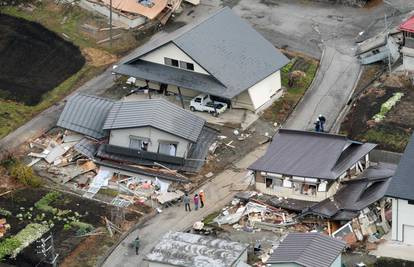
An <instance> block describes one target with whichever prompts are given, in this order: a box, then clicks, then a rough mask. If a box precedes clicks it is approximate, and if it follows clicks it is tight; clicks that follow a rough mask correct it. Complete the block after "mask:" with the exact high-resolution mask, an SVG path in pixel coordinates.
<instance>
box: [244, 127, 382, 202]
mask: <svg viewBox="0 0 414 267" xmlns="http://www.w3.org/2000/svg"><path fill="white" fill-rule="evenodd" d="M375 146H376V145H375V144H371V143H361V142H357V141H353V140H349V139H348V138H347V137H345V136H341V135H334V134H327V133H318V132H307V131H298V130H288V129H280V130H279V132H278V133H276V134H275V136H274V137H273V140H272V143H271V144H270V146H269V147H268V149H267V151H266V153H265V155H264V156H262V157H261V158H259V159H258V160H257V161H256V162H254V163H253V164H252V165H251V166H250V167H249V169H250V170H252V171H254V179H255V186H256V189H257V190H258V191H260V192H262V193H265V194H269V195H274V196H278V197H283V198H290V199H297V200H303V201H311V202H320V201H322V200H324V199H326V198H329V197H332V196H333V195H335V194H336V193H337V190H338V188H339V184H340V182H341V181H344V180H350V179H352V178H355V176H356V175H358V174H359V173H361V172H363V171H364V170H365V169H366V168H368V167H369V166H370V161H369V153H370V152H371V151H372V150H373V149H374V148H375Z"/></svg>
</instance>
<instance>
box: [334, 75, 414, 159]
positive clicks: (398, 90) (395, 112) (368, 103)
mask: <svg viewBox="0 0 414 267" xmlns="http://www.w3.org/2000/svg"><path fill="white" fill-rule="evenodd" d="M413 89H414V88H413V85H412V84H410V82H409V80H407V79H406V78H405V77H404V76H398V75H395V74H392V75H390V76H385V75H384V76H383V77H381V78H380V79H379V81H378V82H375V83H374V84H373V85H372V86H369V87H368V88H367V89H366V90H365V91H363V92H362V94H361V95H360V96H359V97H358V99H357V100H356V102H355V104H354V105H353V106H352V108H351V110H350V111H349V113H348V114H347V116H346V118H345V120H344V122H343V123H342V125H341V132H342V133H344V134H347V135H348V136H349V137H350V138H351V139H354V140H360V141H363V142H373V143H378V144H379V148H380V149H385V150H390V151H395V152H402V151H403V150H404V148H405V146H406V144H407V142H408V139H409V137H410V135H411V131H412V129H413V127H414V117H413V116H412V114H413V112H414V105H413V104H414V90H413Z"/></svg>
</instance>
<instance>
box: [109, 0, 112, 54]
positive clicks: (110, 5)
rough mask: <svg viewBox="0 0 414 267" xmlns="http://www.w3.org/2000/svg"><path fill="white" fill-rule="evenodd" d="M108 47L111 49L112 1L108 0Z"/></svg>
mask: <svg viewBox="0 0 414 267" xmlns="http://www.w3.org/2000/svg"><path fill="white" fill-rule="evenodd" d="M109 45H110V47H111V48H112V0H109Z"/></svg>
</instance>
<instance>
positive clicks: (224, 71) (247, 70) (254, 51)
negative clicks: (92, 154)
mask: <svg viewBox="0 0 414 267" xmlns="http://www.w3.org/2000/svg"><path fill="white" fill-rule="evenodd" d="M167 43H174V44H175V45H176V46H177V47H178V48H180V49H181V50H182V51H184V52H185V53H186V54H187V55H188V56H190V57H191V58H192V59H193V60H194V61H195V62H197V63H198V64H199V65H201V66H202V67H203V68H204V69H205V70H206V71H207V72H208V73H210V74H211V75H212V76H214V77H215V78H216V79H217V80H218V81H219V83H221V84H222V85H224V88H223V91H222V92H220V91H218V92H217V93H216V94H215V95H217V96H222V97H229V98H232V97H234V96H237V95H239V94H240V93H241V92H243V91H244V90H246V89H248V88H250V87H251V86H252V85H254V84H256V83H257V82H259V81H261V80H263V79H264V78H266V77H268V76H269V75H271V74H272V73H274V72H276V71H278V70H279V69H281V68H282V67H283V66H284V65H286V64H287V63H288V62H289V60H288V59H287V58H286V57H285V56H284V55H283V54H282V53H281V52H280V51H278V50H277V49H276V48H275V47H274V46H273V45H272V44H271V43H270V42H269V41H267V40H266V39H265V38H264V37H263V36H262V35H260V34H259V33H258V32H257V31H256V30H254V29H253V28H252V26H251V25H249V24H248V23H246V22H245V21H244V20H242V19H241V18H239V17H238V16H237V15H236V14H234V13H233V11H231V9H229V8H223V9H221V10H219V11H218V12H216V13H214V14H212V15H211V16H209V17H207V18H206V19H203V20H200V21H198V22H197V23H194V24H191V25H186V26H184V27H182V28H181V29H179V30H177V31H175V32H173V33H170V34H167V35H164V36H162V38H160V39H156V40H155V41H153V42H149V43H147V44H146V45H144V46H143V47H141V49H139V50H138V51H137V54H136V56H135V59H132V60H131V61H129V62H127V63H126V64H127V65H130V64H134V63H135V62H136V61H137V60H139V58H140V57H141V56H142V55H144V54H146V53H148V52H151V51H152V50H155V49H156V48H158V47H160V46H162V45H165V44H167ZM169 69H170V70H171V71H173V69H174V68H172V67H169ZM119 70H122V69H121V68H120V69H119ZM114 71H115V72H118V70H117V69H115V70H114ZM186 72H188V71H185V70H180V71H179V74H180V75H181V74H182V75H185V74H187V73H186ZM120 74H122V73H120ZM138 74H140V71H139V70H138V69H137V75H138ZM129 75H131V76H134V73H131V74H129ZM139 78H142V77H139ZM199 90H204V88H203V87H201V88H199ZM206 92H207V91H206ZM207 93H208V92H207Z"/></svg>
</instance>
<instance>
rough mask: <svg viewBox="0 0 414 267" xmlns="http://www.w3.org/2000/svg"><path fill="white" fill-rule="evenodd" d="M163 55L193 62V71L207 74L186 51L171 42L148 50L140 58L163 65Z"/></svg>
mask: <svg viewBox="0 0 414 267" xmlns="http://www.w3.org/2000/svg"><path fill="white" fill-rule="evenodd" d="M164 57H168V58H171V59H177V60H182V61H185V62H189V63H193V64H194V71H195V72H199V73H203V74H208V75H209V73H208V72H207V71H206V70H205V69H203V68H202V67H201V66H200V65H199V64H197V63H196V62H195V61H194V60H193V59H192V58H190V57H189V56H188V55H187V54H186V53H184V52H183V51H182V50H181V49H180V48H178V47H177V46H176V45H175V44H173V43H168V44H166V45H164V46H161V47H159V48H157V49H156V50H154V51H152V52H149V53H148V54H146V55H143V56H142V57H141V58H140V59H142V60H145V61H149V62H154V63H158V64H162V65H164ZM182 70H184V69H182ZM187 71H188V70H187Z"/></svg>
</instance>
